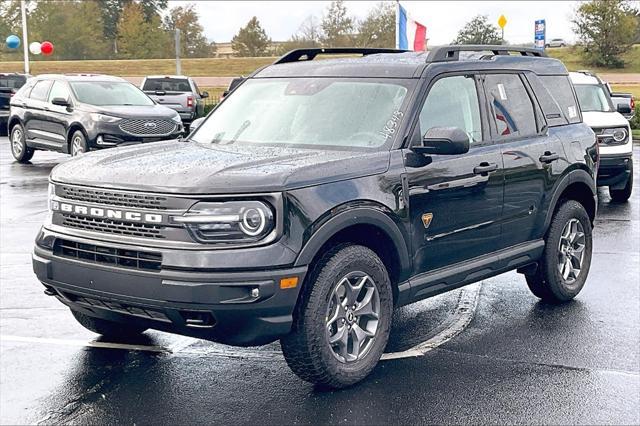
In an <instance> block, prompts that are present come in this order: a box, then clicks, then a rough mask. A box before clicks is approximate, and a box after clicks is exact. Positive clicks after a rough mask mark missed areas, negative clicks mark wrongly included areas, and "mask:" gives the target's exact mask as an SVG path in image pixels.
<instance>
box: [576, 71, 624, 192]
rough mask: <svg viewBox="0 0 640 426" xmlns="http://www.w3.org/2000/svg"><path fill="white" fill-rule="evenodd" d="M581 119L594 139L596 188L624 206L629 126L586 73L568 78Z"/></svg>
mask: <svg viewBox="0 0 640 426" xmlns="http://www.w3.org/2000/svg"><path fill="white" fill-rule="evenodd" d="M569 75H570V78H571V82H572V83H573V85H574V87H575V89H576V94H577V95H578V102H579V103H580V109H581V110H582V117H583V119H584V122H585V123H587V124H588V125H589V126H590V127H591V128H592V129H593V131H594V133H595V134H596V136H597V137H598V145H599V147H600V167H599V168H598V186H608V187H609V194H610V195H611V198H612V199H613V200H614V201H620V202H624V201H627V200H628V199H629V197H630V196H631V191H632V189H633V159H632V153H633V147H632V141H631V128H630V127H629V122H628V121H627V120H626V119H625V118H624V116H623V115H622V114H620V113H619V112H618V111H616V109H615V107H614V106H613V102H611V97H610V96H609V91H608V90H607V88H606V87H605V82H603V81H602V80H600V78H598V76H596V75H595V74H591V73H589V72H586V71H581V72H572V73H570V74H569Z"/></svg>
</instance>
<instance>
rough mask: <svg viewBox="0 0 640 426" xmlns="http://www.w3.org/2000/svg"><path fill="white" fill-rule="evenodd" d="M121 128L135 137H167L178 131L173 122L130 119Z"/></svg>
mask: <svg viewBox="0 0 640 426" xmlns="http://www.w3.org/2000/svg"><path fill="white" fill-rule="evenodd" d="M119 127H120V130H122V131H123V132H126V133H128V134H130V135H133V136H167V135H170V134H171V133H173V132H174V131H175V130H176V127H177V124H176V123H175V122H174V121H173V120H158V119H148V120H144V119H128V120H125V121H124V122H122V123H121V124H120V126H119Z"/></svg>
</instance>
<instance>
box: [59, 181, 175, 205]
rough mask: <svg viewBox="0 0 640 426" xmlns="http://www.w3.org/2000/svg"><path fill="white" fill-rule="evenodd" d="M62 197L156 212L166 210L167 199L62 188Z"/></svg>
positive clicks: (129, 193) (146, 195) (127, 193)
mask: <svg viewBox="0 0 640 426" xmlns="http://www.w3.org/2000/svg"><path fill="white" fill-rule="evenodd" d="M60 191H61V192H60V194H59V195H60V196H62V197H63V198H66V199H67V200H74V201H83V202H86V203H94V204H104V205H109V206H114V207H136V208H145V209H154V210H166V209H167V206H166V201H167V198H166V197H163V196H159V195H149V194H136V193H131V192H113V191H105V190H102V189H89V188H79V187H73V186H64V185H61V186H60Z"/></svg>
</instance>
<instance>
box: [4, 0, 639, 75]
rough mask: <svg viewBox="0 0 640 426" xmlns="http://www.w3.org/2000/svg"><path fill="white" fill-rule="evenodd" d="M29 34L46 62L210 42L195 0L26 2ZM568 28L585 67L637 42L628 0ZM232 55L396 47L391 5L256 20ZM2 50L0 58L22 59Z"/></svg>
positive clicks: (491, 33) (486, 33)
mask: <svg viewBox="0 0 640 426" xmlns="http://www.w3.org/2000/svg"><path fill="white" fill-rule="evenodd" d="M28 9H29V34H30V36H29V37H30V39H31V40H32V41H33V40H38V41H42V40H47V39H49V40H51V41H53V42H54V44H55V45H56V46H57V49H56V51H55V52H54V55H53V56H52V57H51V59H115V58H120V59H134V58H135V59H152V58H170V57H172V56H173V55H174V53H175V46H174V32H175V29H180V31H181V55H182V56H183V57H188V58H202V57H211V56H214V55H215V53H216V50H217V48H216V44H215V42H213V41H209V40H207V38H206V36H205V35H204V28H203V26H202V24H201V23H200V17H199V16H198V13H197V11H196V8H195V6H194V4H187V5H184V6H175V7H173V8H169V7H168V0H67V1H64V2H60V1H57V0H38V1H34V0H30V1H28ZM20 22H21V20H20V0H2V1H0V38H2V39H4V38H5V37H6V36H7V35H8V34H12V33H15V34H18V35H21V33H22V32H21V28H20ZM572 23H573V26H574V27H573V29H574V31H575V33H576V35H577V36H578V38H579V41H580V44H581V45H582V46H583V49H581V53H582V54H583V55H584V57H585V59H586V61H587V62H588V63H590V64H592V65H596V66H603V67H621V66H624V62H623V59H622V56H623V55H624V54H625V53H626V52H627V51H628V50H629V49H630V47H631V45H632V44H633V43H638V42H640V13H639V11H638V9H637V7H636V6H635V4H634V3H633V2H632V1H629V0H591V1H585V2H581V3H579V4H578V5H577V7H576V10H575V13H574V17H573V19H572ZM503 43H507V41H505V40H503V39H502V37H501V34H500V32H499V30H498V28H497V27H496V26H495V25H493V24H491V23H490V22H489V20H488V17H487V16H485V15H478V16H475V17H474V18H472V19H471V20H470V21H469V22H467V23H466V24H465V25H464V27H463V28H462V29H460V31H459V32H458V34H457V36H456V38H455V39H454V40H452V44H503ZM231 46H232V49H233V52H234V55H235V56H247V57H249V56H272V55H280V54H282V53H284V52H287V51H289V50H292V49H296V48H311V47H340V46H357V47H383V48H393V47H394V46H395V4H394V2H390V1H386V2H380V3H378V4H376V5H375V6H374V7H373V8H371V9H370V10H369V12H368V13H367V15H366V16H365V17H364V18H363V19H358V18H356V17H354V16H352V15H350V14H349V12H348V10H347V8H346V6H345V4H344V1H343V0H334V1H332V2H331V4H330V5H329V6H328V7H327V9H326V10H325V12H324V13H323V14H322V16H319V17H318V16H315V15H309V16H308V17H307V18H305V19H304V21H303V22H302V23H301V25H300V27H299V28H298V29H297V31H296V32H295V33H294V34H293V35H292V36H291V37H290V38H289V39H288V40H287V41H285V42H279V43H274V42H273V41H272V40H271V38H270V37H269V36H268V34H267V31H266V30H265V29H264V28H263V27H262V25H261V24H260V21H259V20H258V18H257V17H255V16H254V17H252V18H251V19H250V20H249V22H247V24H246V25H244V26H243V27H242V28H240V29H239V30H238V32H237V33H236V34H235V36H234V37H233V39H232V40H231ZM21 55H22V52H21V51H14V52H10V51H8V50H7V49H6V48H5V49H4V52H2V56H3V57H5V58H7V59H9V58H11V57H15V58H21Z"/></svg>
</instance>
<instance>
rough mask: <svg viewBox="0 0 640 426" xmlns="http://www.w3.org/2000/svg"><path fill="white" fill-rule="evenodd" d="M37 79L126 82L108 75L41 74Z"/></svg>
mask: <svg viewBox="0 0 640 426" xmlns="http://www.w3.org/2000/svg"><path fill="white" fill-rule="evenodd" d="M36 78H38V79H43V78H48V79H56V80H65V81H103V82H107V81H111V82H126V81H127V80H125V79H124V78H120V77H114V76H112V75H106V74H40V75H39V76H37V77H36Z"/></svg>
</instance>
